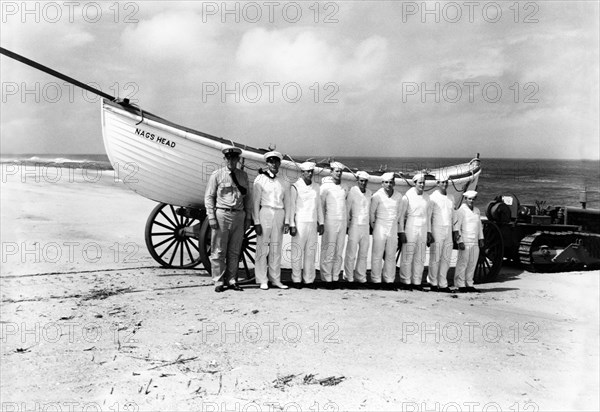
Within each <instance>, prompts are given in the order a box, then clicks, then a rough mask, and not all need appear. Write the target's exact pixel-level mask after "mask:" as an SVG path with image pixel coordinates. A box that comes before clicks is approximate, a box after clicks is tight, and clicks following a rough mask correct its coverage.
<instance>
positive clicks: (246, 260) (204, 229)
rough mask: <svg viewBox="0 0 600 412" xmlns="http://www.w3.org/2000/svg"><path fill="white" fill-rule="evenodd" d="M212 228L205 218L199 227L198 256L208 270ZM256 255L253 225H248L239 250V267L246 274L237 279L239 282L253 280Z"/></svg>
mask: <svg viewBox="0 0 600 412" xmlns="http://www.w3.org/2000/svg"><path fill="white" fill-rule="evenodd" d="M211 234H212V230H211V228H210V225H209V224H208V219H206V220H205V221H204V222H203V223H202V226H201V227H200V236H199V238H200V258H201V260H202V264H203V265H204V267H205V268H206V270H208V271H209V272H210V269H211V264H210V251H211V247H210V242H211V240H210V238H211ZM255 256H256V232H255V231H254V226H252V225H251V226H250V227H249V228H248V230H246V232H245V233H244V239H243V241H242V250H241V252H240V262H239V268H241V269H243V270H244V274H245V275H246V277H245V279H242V280H239V281H238V282H239V283H246V282H248V283H250V282H254V270H253V269H254V261H255Z"/></svg>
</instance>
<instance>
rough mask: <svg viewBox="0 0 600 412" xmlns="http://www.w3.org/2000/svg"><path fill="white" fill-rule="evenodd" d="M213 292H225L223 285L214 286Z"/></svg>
mask: <svg viewBox="0 0 600 412" xmlns="http://www.w3.org/2000/svg"><path fill="white" fill-rule="evenodd" d="M215 292H217V293H221V292H225V286H223V285H221V286H215Z"/></svg>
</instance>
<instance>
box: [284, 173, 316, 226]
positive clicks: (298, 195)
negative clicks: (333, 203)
mask: <svg viewBox="0 0 600 412" xmlns="http://www.w3.org/2000/svg"><path fill="white" fill-rule="evenodd" d="M320 188H321V187H320V185H319V184H318V183H315V182H312V183H311V184H310V185H307V184H306V183H304V180H303V179H302V178H300V179H298V181H297V182H296V183H294V184H293V185H292V189H291V202H292V203H291V204H292V218H291V224H292V225H294V223H300V222H305V223H306V222H308V223H313V222H318V223H319V224H321V223H323V208H322V206H321V197H320V195H319V191H320Z"/></svg>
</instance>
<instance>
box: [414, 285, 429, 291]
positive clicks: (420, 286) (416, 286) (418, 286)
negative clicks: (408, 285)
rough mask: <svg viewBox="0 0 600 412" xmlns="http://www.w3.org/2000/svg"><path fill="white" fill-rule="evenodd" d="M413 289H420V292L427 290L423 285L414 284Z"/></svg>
mask: <svg viewBox="0 0 600 412" xmlns="http://www.w3.org/2000/svg"><path fill="white" fill-rule="evenodd" d="M412 290H418V291H419V292H426V290H425V289H423V285H412Z"/></svg>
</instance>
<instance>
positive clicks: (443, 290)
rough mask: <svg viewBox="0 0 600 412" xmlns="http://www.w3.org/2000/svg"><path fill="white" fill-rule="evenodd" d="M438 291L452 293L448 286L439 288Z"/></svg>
mask: <svg viewBox="0 0 600 412" xmlns="http://www.w3.org/2000/svg"><path fill="white" fill-rule="evenodd" d="M438 292H440V293H452V290H451V289H450V288H439V289H438Z"/></svg>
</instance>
